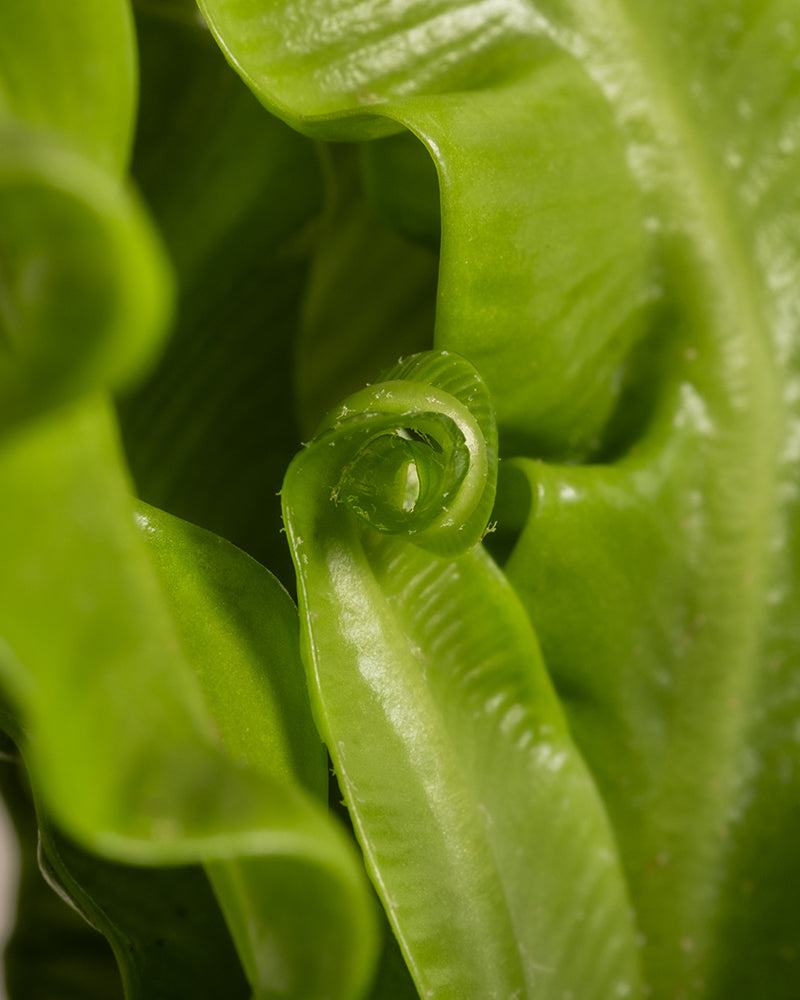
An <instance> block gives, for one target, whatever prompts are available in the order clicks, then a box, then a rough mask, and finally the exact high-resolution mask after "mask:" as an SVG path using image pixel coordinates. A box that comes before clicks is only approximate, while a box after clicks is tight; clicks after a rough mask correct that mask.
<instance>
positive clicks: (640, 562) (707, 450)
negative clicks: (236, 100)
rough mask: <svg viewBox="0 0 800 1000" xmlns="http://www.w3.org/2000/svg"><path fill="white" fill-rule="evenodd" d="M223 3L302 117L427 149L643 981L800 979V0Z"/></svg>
mask: <svg viewBox="0 0 800 1000" xmlns="http://www.w3.org/2000/svg"><path fill="white" fill-rule="evenodd" d="M200 5H201V8H202V9H203V11H204V13H205V15H206V18H207V20H208V21H209V24H210V26H211V28H212V30H213V31H214V32H215V33H216V35H217V37H218V39H219V41H220V44H221V45H222V47H223V49H224V50H225V52H226V54H227V56H228V58H229V60H230V61H231V62H232V64H233V65H234V66H235V67H236V68H237V69H238V70H239V71H240V73H241V74H242V75H243V77H244V78H245V79H246V80H247V81H248V82H249V83H250V85H251V86H252V87H253V88H254V90H255V91H256V93H257V94H259V95H260V97H261V99H262V100H263V101H264V103H265V104H266V105H267V106H268V107H270V108H271V109H273V110H274V111H275V112H276V113H278V114H280V115H282V116H283V117H285V118H286V120H287V121H290V122H291V123H292V124H293V125H294V126H295V127H297V128H299V129H301V130H303V131H306V132H308V133H310V134H317V135H323V136H325V137H329V138H336V139H341V138H351V139H353V138H357V139H366V138H371V137H372V136H375V135H382V134H386V132H388V131H391V130H392V128H394V127H395V126H396V125H397V124H398V123H399V124H402V125H404V126H406V127H407V128H409V129H410V130H411V131H412V132H414V133H415V134H416V135H417V136H418V137H419V138H420V139H421V140H422V141H423V143H424V144H425V145H426V146H427V148H428V150H429V151H430V153H431V155H432V157H433V159H434V160H435V162H436V166H437V169H438V173H439V179H440V187H441V205H442V243H441V248H442V249H441V264H440V282H439V292H438V303H437V318H436V329H435V338H434V339H435V343H436V345H437V346H438V347H444V348H447V349H450V350H454V351H458V352H460V353H462V354H464V355H465V356H466V357H468V358H469V359H470V360H471V361H473V362H474V363H475V364H476V365H477V367H478V368H479V370H480V371H481V372H482V374H483V375H484V376H485V378H486V381H487V384H488V386H489V388H490V390H491V392H492V395H493V398H494V399H495V401H496V404H497V412H498V421H499V429H500V448H501V453H502V454H503V455H504V456H507V457H508V458H510V459H512V458H513V462H511V463H510V464H509V465H508V466H507V468H508V469H509V471H508V475H504V476H502V477H501V484H500V502H499V506H498V518H499V521H500V529H501V536H500V537H499V539H498V543H497V545H496V547H495V551H496V552H498V554H501V555H502V556H503V557H506V556H509V554H510V558H509V560H508V562H507V563H506V566H505V569H506V573H507V578H508V580H509V581H511V583H513V585H514V588H515V590H516V592H517V594H518V595H519V597H520V598H521V600H522V601H523V603H524V605H525V607H526V609H527V611H528V615H529V619H530V621H531V622H532V624H533V625H534V627H535V630H536V633H537V635H538V636H539V639H540V642H541V647H542V650H543V654H544V659H545V662H546V664H547V668H548V672H549V674H550V676H551V677H552V680H553V682H554V684H555V686H556V690H557V691H558V692H559V694H560V696H561V702H562V705H563V708H564V711H565V713H566V715H567V718H568V719H569V722H570V727H571V730H572V732H573V733H574V736H575V740H576V742H577V745H578V746H579V748H580V750H581V752H582V754H583V756H584V758H585V759H586V761H587V763H588V765H589V767H590V769H591V771H592V773H593V775H594V777H595V779H596V781H597V784H598V787H599V789H600V791H601V794H602V797H603V799H604V801H605V803H606V806H607V808H608V810H609V814H610V816H611V820H612V823H613V826H614V829H615V835H616V838H617V840H618V843H619V845H620V851H621V857H622V862H623V865H624V868H625V871H626V876H627V881H628V884H629V886H630V891H631V895H632V898H633V902H634V905H635V908H636V912H637V920H638V923H639V926H640V929H641V934H642V936H641V939H640V941H641V943H642V946H643V947H642V955H643V961H644V969H645V972H644V986H645V987H646V989H647V990H649V991H650V992H649V995H651V996H654V997H663V998H672V997H675V996H683V997H687V998H709V997H713V998H717V997H726V998H731V997H737V998H738V997H741V998H743V1000H744V998H750V997H752V996H754V995H763V996H769V997H774V998H785V1000H789V998H791V997H794V996H795V995H796V992H797V978H798V973H797V956H798V955H800V907H798V905H797V902H796V900H797V896H798V885H800V871H798V866H797V860H796V859H797V851H796V844H797V841H798V836H800V808H799V807H798V803H800V789H798V775H800V768H799V767H798V741H797V738H796V719H797V716H798V709H799V708H800V705H798V698H799V697H800V676H799V675H798V663H799V662H800V658H799V657H798V639H800V636H798V632H797V613H796V604H797V593H798V579H797V539H796V524H797V497H798V491H797V469H796V462H797V420H798V411H797V407H798V399H800V392H798V374H797V369H798V324H799V322H800V315H798V304H797V295H796V288H797V283H798V276H799V272H800V215H799V214H798V200H797V191H798V149H800V83H799V82H798V81H799V80H800V74H798V72H797V68H798V64H799V62H800V33H798V30H797V25H798V19H799V18H800V8H798V4H797V2H796V0H771V2H768V3H762V2H761V0H709V2H707V3H703V4H697V3H692V2H688V0H681V2H678V3H674V2H666V0H664V2H658V3H649V4H640V3H634V2H632V0H567V2H559V3H554V2H550V0H539V2H534V0H531V2H528V0H499V2H492V3H462V2H458V0H441V2H433V0H410V2H408V3H402V4H384V3H381V2H377V0H376V2H369V0H368V2H366V3H362V4H358V5H355V6H354V5H352V4H348V3H346V2H344V0H342V2H331V0H308V2H304V3H295V2H293V3H291V4H288V3H276V4H266V3H264V2H262V0H227V2H224V3H223V2H221V0H200ZM406 177H407V178H408V179H409V183H412V181H411V180H410V178H412V177H413V174H410V173H408V174H406ZM576 463H581V464H579V465H576ZM331 728H333V726H331ZM333 739H334V742H335V736H334V737H333ZM533 995H537V994H535V993H534V994H533ZM580 995H581V996H584V995H585V993H583V992H581V993H580ZM606 995H609V994H606Z"/></svg>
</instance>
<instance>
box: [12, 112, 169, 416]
mask: <svg viewBox="0 0 800 1000" xmlns="http://www.w3.org/2000/svg"><path fill="white" fill-rule="evenodd" d="M169 278H170V275H169V269H168V266H167V263H166V261H165V259H164V256H163V251H162V249H161V245H160V242H159V240H158V238H157V236H156V234H155V233H154V231H153V229H152V226H151V224H150V222H149V220H148V219H147V217H146V216H145V214H144V213H143V212H142V210H141V207H140V205H139V203H138V201H137V199H136V198H135V197H134V196H133V195H132V194H131V193H130V191H129V190H128V189H127V188H126V187H125V186H124V185H123V184H122V183H121V182H120V181H118V180H117V179H116V178H114V177H113V176H111V175H110V174H108V173H106V172H104V171H102V170H100V169H99V168H97V167H95V166H94V165H93V164H92V163H90V162H89V161H88V160H86V159H84V158H83V157H81V156H80V155H78V154H77V153H76V152H74V151H73V150H72V149H71V148H69V147H68V146H65V145H62V144H61V143H60V142H58V141H57V140H56V139H55V138H53V136H52V135H46V134H44V133H39V132H36V131H34V130H32V129H29V128H23V127H21V126H17V125H9V124H8V123H3V122H2V121H0V432H3V431H4V430H5V429H6V428H7V427H8V426H10V425H14V424H17V423H19V422H20V421H22V420H23V419H26V418H28V417H30V416H32V415H35V414H36V413H38V412H40V411H41V410H44V409H48V408H51V407H53V406H55V405H57V404H60V403H63V402H65V401H67V400H69V399H71V398H74V397H76V396H79V395H81V394H82V393H85V392H88V391H92V390H96V389H98V388H101V387H102V388H104V387H107V386H111V385H115V386H119V385H123V384H127V383H129V382H130V381H131V380H132V379H133V378H135V377H137V376H140V375H141V373H142V371H143V369H144V368H146V367H147V366H148V365H150V364H151V362H152V360H153V356H154V354H155V352H156V351H157V349H158V348H159V347H160V345H161V340H162V336H163V334H164V332H165V326H166V323H167V320H168V318H169V312H170V298H171V295H170V292H171V288H170V280H169Z"/></svg>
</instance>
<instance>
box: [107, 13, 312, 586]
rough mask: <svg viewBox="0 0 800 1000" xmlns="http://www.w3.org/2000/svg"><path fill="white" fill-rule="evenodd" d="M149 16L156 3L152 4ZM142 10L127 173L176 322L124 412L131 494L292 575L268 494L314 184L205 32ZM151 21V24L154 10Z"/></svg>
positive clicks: (283, 453) (278, 448)
mask: <svg viewBox="0 0 800 1000" xmlns="http://www.w3.org/2000/svg"><path fill="white" fill-rule="evenodd" d="M151 6H152V5H151ZM162 8H163V5H161V6H160V7H159V8H158V11H152V10H151V9H150V8H149V7H148V8H147V9H146V10H143V11H141V12H140V14H139V16H138V17H137V29H138V38H139V46H140V58H141V97H140V115H139V127H138V133H137V141H136V147H135V151H134V159H133V171H134V176H135V178H136V181H137V183H138V184H139V186H140V188H141V190H142V192H143V194H144V197H145V199H146V201H147V203H148V206H149V208H150V210H151V212H152V214H153V217H154V218H155V220H156V223H157V225H158V226H159V229H160V231H161V233H162V235H163V237H164V240H165V243H166V246H167V249H168V252H169V253H170V255H171V257H172V260H173V262H174V266H175V269H176V277H177V285H178V302H177V309H176V322H175V327H174V330H173V335H172V338H171V340H170V342H169V344H168V345H167V349H166V352H165V355H164V357H163V359H162V361H161V363H160V364H159V366H158V368H157V369H156V370H155V371H154V372H153V373H152V375H151V377H150V378H149V379H148V380H147V381H146V382H144V383H143V384H142V385H140V386H138V387H137V389H136V391H135V392H134V393H132V394H130V393H129V394H126V396H125V397H124V398H123V399H122V400H121V403H120V418H121V426H122V433H123V439H124V442H125V449H126V453H127V457H128V461H129V464H130V468H131V472H132V474H133V477H134V480H135V482H136V486H137V492H138V494H139V495H140V496H141V497H143V499H145V500H147V501H148V502H150V503H152V504H154V505H155V506H157V507H160V508H162V509H165V510H169V511H171V512H172V513H174V514H176V515H178V516H180V517H183V518H186V519H187V520H190V521H192V522H194V523H197V524H201V525H203V526H204V527H206V528H209V529H211V530H212V531H214V532H216V533H217V534H220V535H222V536H223V537H225V538H227V539H228V540H229V541H232V542H234V543H235V544H237V545H239V546H240V547H242V548H244V549H245V550H246V551H248V552H249V553H250V554H251V555H253V556H255V557H256V558H258V559H259V560H260V561H262V562H264V563H265V565H268V566H269V567H270V568H271V569H272V570H273V571H274V572H276V573H278V574H279V575H281V576H283V577H284V578H287V579H289V578H291V576H292V574H291V565H290V560H289V557H288V552H287V550H286V545H285V543H284V541H283V539H282V537H281V536H280V534H279V531H278V525H279V523H280V520H279V519H280V503H279V501H278V499H277V493H278V490H279V489H280V485H281V481H282V479H283V474H284V472H285V470H286V466H287V465H288V463H289V461H290V459H291V457H292V455H293V454H294V453H295V451H296V450H297V447H298V443H299V441H300V438H301V434H300V431H299V430H298V428H297V426H296V425H295V423H294V421H293V420H292V410H293V401H292V395H291V390H292V374H291V373H292V364H293V361H292V353H293V340H294V338H295V335H296V331H297V328H298V326H299V322H300V320H299V316H300V305H301V294H302V290H303V285H304V282H305V280H306V277H307V272H308V267H309V259H310V255H311V250H312V245H313V243H312V237H313V234H314V225H315V220H316V218H317V216H318V214H319V212H320V210H321V204H322V190H321V178H320V170H319V164H318V157H317V153H316V150H315V149H314V146H313V144H312V143H311V142H309V141H308V140H305V139H303V138H301V137H300V136H298V135H297V134H296V133H294V132H292V131H290V130H289V129H288V128H287V127H286V126H285V125H283V124H282V123H281V122H279V121H277V120H276V119H274V118H271V117H270V116H269V115H267V114H266V113H265V112H264V110H263V108H262V107H261V106H260V105H259V104H258V102H257V101H256V100H255V99H254V98H253V97H252V95H251V94H250V93H249V91H248V90H247V88H246V87H244V86H243V84H242V83H241V82H240V81H239V80H238V79H237V78H236V77H235V75H234V74H232V73H231V72H230V69H229V67H228V66H227V65H226V64H225V61H224V59H223V58H222V56H221V55H220V52H219V50H218V49H217V48H216V46H215V45H214V43H213V40H212V38H211V37H210V35H209V33H208V31H206V30H204V29H202V28H201V26H200V24H199V15H198V14H197V11H196V8H195V14H194V20H193V21H189V20H186V19H178V20H172V19H169V18H168V17H166V16H164V15H165V14H166V13H168V11H166V10H163V11H162ZM159 15H160V16H159Z"/></svg>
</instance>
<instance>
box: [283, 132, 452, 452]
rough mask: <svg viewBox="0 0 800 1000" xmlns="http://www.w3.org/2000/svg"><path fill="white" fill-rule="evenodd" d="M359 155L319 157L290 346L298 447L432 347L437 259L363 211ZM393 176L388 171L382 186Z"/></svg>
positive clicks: (338, 149) (339, 149) (346, 151)
mask: <svg viewBox="0 0 800 1000" xmlns="http://www.w3.org/2000/svg"><path fill="white" fill-rule="evenodd" d="M385 141H392V140H385ZM417 145H418V144H417ZM420 148H421V147H420ZM360 151H361V150H359V149H357V148H354V147H351V146H344V145H331V146H329V147H327V148H326V153H327V156H326V159H325V165H326V167H327V170H326V180H327V188H328V190H327V205H328V211H327V212H326V216H325V220H324V226H323V228H322V230H321V232H320V236H319V240H318V244H317V248H316V252H315V255H314V261H313V268H312V271H311V275H310V280H309V282H308V286H307V288H306V289H305V294H304V298H303V315H302V323H301V325H300V328H299V330H298V332H297V336H296V338H295V344H294V362H295V368H296V372H295V386H294V389H295V404H294V405H295V406H296V408H297V411H298V414H299V417H300V425H301V429H302V431H303V434H304V436H305V437H310V436H311V435H312V434H313V432H314V430H315V428H316V427H317V425H318V424H319V422H320V420H321V419H322V418H323V417H324V416H325V414H326V413H327V412H328V410H330V409H332V408H333V407H334V406H336V404H337V403H339V402H340V401H341V400H342V399H344V397H345V396H347V395H349V394H350V393H351V392H355V391H356V390H357V389H360V388H361V387H362V386H363V385H364V383H365V382H366V381H367V380H368V379H369V378H371V377H372V376H373V375H374V373H375V372H376V371H381V370H382V369H384V368H388V367H389V366H390V365H392V364H394V362H395V361H396V360H397V358H398V357H399V356H400V355H401V354H413V353H414V352H416V351H420V350H425V349H427V348H430V346H431V344H432V342H433V327H434V314H435V308H436V278H437V271H438V258H437V256H436V254H434V253H433V252H432V251H431V250H430V249H429V248H426V247H420V246H416V245H414V244H412V243H410V242H409V241H408V240H407V239H405V238H404V237H403V234H402V233H397V232H395V231H394V230H393V229H392V228H389V226H387V224H386V222H384V221H383V220H382V219H381V218H380V208H378V209H374V208H373V205H372V202H373V201H374V200H379V199H380V197H381V196H380V195H376V198H375V199H373V198H371V197H370V187H373V188H374V187H375V186H376V182H377V181H378V178H377V177H376V176H375V175H376V171H374V170H370V169H369V167H367V168H366V169H365V170H364V171H363V174H364V175H365V176H362V170H361V169H360V164H359V155H358V154H359V152H360ZM366 175H371V177H372V184H371V183H370V180H369V179H367V176H366ZM402 175H403V171H402V170H401V169H398V170H395V171H394V172H393V174H392V177H391V179H392V180H394V181H398V180H399V179H400V176H402ZM380 180H381V182H383V181H384V180H385V178H384V177H383V175H382V174H381V177H380ZM437 198H438V194H437ZM283 471H285V470H283Z"/></svg>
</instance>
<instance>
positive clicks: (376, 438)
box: [283, 353, 638, 1000]
mask: <svg viewBox="0 0 800 1000" xmlns="http://www.w3.org/2000/svg"><path fill="white" fill-rule="evenodd" d="M465 410H466V412H465ZM495 441H496V439H495V432H494V418H493V414H492V412H491V408H490V404H489V400H488V396H487V395H486V391H485V388H484V386H483V384H482V383H481V382H480V380H479V379H478V377H477V375H476V373H475V370H474V369H473V368H472V367H471V366H470V365H468V364H467V363H466V362H465V361H463V359H460V358H458V357H456V356H453V355H448V354H438V353H435V354H423V355H417V356H415V357H413V358H410V359H408V361H406V362H405V363H404V364H403V365H400V366H398V369H396V370H395V371H392V372H389V373H388V374H387V376H386V377H385V379H383V380H381V381H380V382H378V383H376V384H375V385H374V386H372V387H370V388H369V389H367V390H363V391H362V392H360V393H356V394H355V395H354V396H351V397H349V398H348V400H347V401H346V402H345V403H343V404H342V406H341V407H340V408H339V409H338V410H336V411H334V413H333V414H331V415H330V416H329V418H328V419H327V420H326V421H325V422H324V423H323V425H322V427H321V429H320V431H319V433H318V435H317V436H316V438H315V439H314V441H313V442H312V443H311V444H310V445H309V447H308V449H307V450H306V451H304V452H303V453H301V454H300V455H299V456H298V457H297V458H296V459H295V461H294V462H293V464H292V466H291V467H290V469H289V472H288V474H287V479H286V482H285V484H284V489H283V498H284V512H285V519H286V525H287V531H288V533H289V538H290V541H291V544H292V548H293V552H294V557H295V564H296V567H297V572H298V580H299V587H300V601H301V614H302V618H303V627H304V643H305V648H306V653H307V666H308V669H309V683H310V686H311V690H312V698H313V705H314V709H315V714H316V717H317V724H318V726H319V728H320V731H321V732H322V733H323V734H324V736H325V739H326V742H327V744H328V748H329V750H330V753H331V756H332V758H333V760H334V764H335V766H336V769H337V774H338V777H339V781H340V783H341V785H342V788H343V790H344V792H345V795H346V798H347V803H348V807H349V809H350V812H351V816H352V818H353V822H354V825H355V827H356V831H357V833H358V835H359V838H360V840H361V844H362V847H363V849H364V852H365V856H366V859H367V863H368V865H369V868H370V870H371V871H372V874H373V878H374V880H375V884H376V886H377V887H378V891H379V893H380V895H381V898H382V901H383V904H384V907H385V908H386V910H387V913H388V914H389V918H390V920H391V922H392V924H393V925H394V929H395V932H396V933H397V935H398V938H399V940H400V942H401V946H402V947H403V949H404V951H405V954H406V959H407V961H408V963H409V967H410V969H411V971H412V974H413V975H414V977H415V980H416V983H417V987H418V989H419V991H420V995H421V996H435V997H441V998H445V997H448V998H449V997H452V998H456V997H458V998H461V1000H466V998H471V997H475V998H476V1000H477V998H479V997H487V996H497V997H506V996H540V997H548V998H549V997H552V998H556V997H562V996H563V995H564V993H565V992H569V991H573V992H574V993H575V995H582V996H585V997H590V996H597V997H598V998H599V997H606V996H608V995H610V994H613V991H614V990H616V989H618V990H629V991H631V992H632V991H634V990H635V989H636V984H637V981H638V967H637V955H636V948H635V944H634V936H635V935H634V928H633V925H632V924H631V922H630V909H629V904H628V901H627V897H626V890H625V884H624V880H623V879H622V877H621V873H620V870H619V867H618V862H617V859H616V855H615V847H614V841H613V837H612V834H611V831H610V827H609V826H608V823H607V819H606V816H605V812H604V809H603V806H602V804H601V802H600V800H599V798H598V797H597V796H596V793H595V789H594V786H593V783H592V780H591V778H590V777H589V775H588V772H587V771H586V769H585V767H584V765H583V762H582V760H581V759H580V756H579V755H578V754H577V752H576V751H575V748H574V746H573V744H572V741H571V738H570V736H569V734H568V731H567V729H566V725H565V722H564V718H563V716H562V714H561V711H560V709H559V707H558V704H557V702H556V699H555V697H554V695H553V692H552V690H551V688H550V684H549V681H548V679H547V676H546V674H545V671H544V669H543V664H542V661H541V659H540V656H539V651H538V646H537V644H536V640H535V638H534V635H533V632H532V631H531V629H530V626H529V624H528V622H527V619H526V617H525V614H524V612H523V610H522V608H521V606H520V605H519V604H518V602H517V600H516V598H515V595H514V593H513V591H512V590H511V588H510V586H509V585H508V584H507V583H506V582H505V580H504V579H503V577H502V574H501V573H500V572H499V571H498V570H497V568H496V567H495V566H494V564H493V563H492V562H491V560H490V559H489V558H488V557H487V556H486V554H485V553H484V552H483V551H482V550H481V548H480V547H479V546H477V545H476V542H477V541H478V540H479V539H480V537H481V535H482V533H483V530H484V529H485V526H486V522H487V519H488V514H489V510H490V508H491V496H492V493H493V482H494V475H495V472H494V467H495V458H494V454H495V451H494V449H495V447H496V443H495ZM354 706H357V709H355V708H354ZM578 942H580V945H579V946H578Z"/></svg>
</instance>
